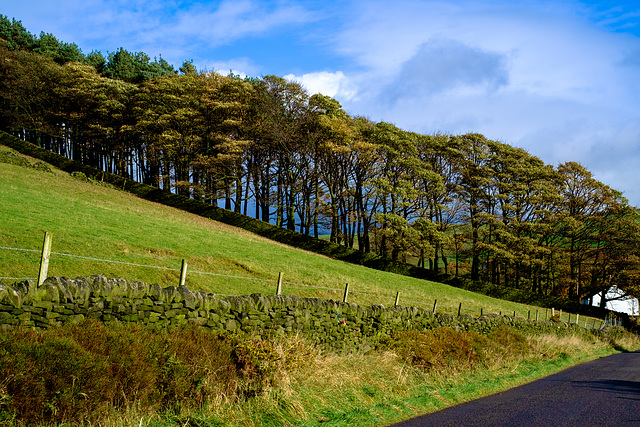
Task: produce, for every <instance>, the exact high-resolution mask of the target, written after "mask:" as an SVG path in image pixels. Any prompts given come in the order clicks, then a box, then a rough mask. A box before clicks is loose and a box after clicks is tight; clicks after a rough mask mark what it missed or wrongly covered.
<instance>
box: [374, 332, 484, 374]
mask: <svg viewBox="0 0 640 427" xmlns="http://www.w3.org/2000/svg"><path fill="white" fill-rule="evenodd" d="M487 343H488V340H487V338H485V337H483V336H481V335H479V334H478V333H476V332H459V331H456V330H454V329H452V328H436V329H433V330H428V331H403V332H399V333H397V334H395V335H394V336H393V337H392V338H391V339H390V340H388V342H387V343H385V345H386V346H388V348H390V349H391V350H394V351H395V352H396V353H397V354H398V355H399V356H400V357H402V358H404V359H405V360H407V361H408V362H409V363H411V364H413V365H415V366H417V367H419V368H422V369H427V370H429V369H441V368H445V367H448V368H452V369H454V370H456V369H458V368H467V367H473V366H475V365H477V364H478V363H480V362H482V359H483V348H484V347H486V346H487V345H488V344H487Z"/></svg>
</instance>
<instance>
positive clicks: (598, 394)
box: [395, 352, 640, 427]
mask: <svg viewBox="0 0 640 427" xmlns="http://www.w3.org/2000/svg"><path fill="white" fill-rule="evenodd" d="M395 426H397V427H417V426H456V427H467V426H536V427H542V426H554V427H557V426H572V427H573V426H640V352H634V353H621V354H616V355H613V356H609V357H604V358H601V359H597V360H593V361H591V362H586V363H583V364H581V365H578V366H574V367H572V368H569V369H566V370H564V371H562V372H559V373H557V374H554V375H551V376H549V377H546V378H543V379H540V380H537V381H534V382H532V383H529V384H525V385H522V386H520V387H516V388H514V389H511V390H507V391H505V392H502V393H498V394H494V395H491V396H487V397H484V398H482V399H478V400H474V401H471V402H467V403H463V404H460V405H457V406H454V407H451V408H447V409H444V410H442V411H439V412H434V413H432V414H428V415H423V416H420V417H418V418H414V419H411V420H407V421H404V422H402V423H399V424H395Z"/></svg>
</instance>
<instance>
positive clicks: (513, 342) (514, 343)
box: [488, 325, 531, 356]
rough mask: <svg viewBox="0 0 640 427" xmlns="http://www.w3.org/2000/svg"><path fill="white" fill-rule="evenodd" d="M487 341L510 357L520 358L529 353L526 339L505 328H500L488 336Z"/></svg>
mask: <svg viewBox="0 0 640 427" xmlns="http://www.w3.org/2000/svg"><path fill="white" fill-rule="evenodd" d="M488 338H489V341H490V342H492V343H493V344H494V345H496V346H498V347H499V348H500V349H501V350H503V351H505V352H506V353H508V354H510V355H512V356H522V355H525V354H527V353H529V351H530V348H531V347H530V345H529V341H527V338H526V337H525V336H524V335H522V334H521V333H519V332H518V331H515V330H513V329H511V328H509V327H507V326H504V325H502V326H500V327H499V328H497V329H495V330H494V331H493V332H491V333H490V334H489V336H488Z"/></svg>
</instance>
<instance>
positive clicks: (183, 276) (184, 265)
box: [180, 259, 187, 286]
mask: <svg viewBox="0 0 640 427" xmlns="http://www.w3.org/2000/svg"><path fill="white" fill-rule="evenodd" d="M186 281H187V260H185V259H183V260H182V267H180V286H184V283H185V282H186Z"/></svg>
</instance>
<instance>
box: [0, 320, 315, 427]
mask: <svg viewBox="0 0 640 427" xmlns="http://www.w3.org/2000/svg"><path fill="white" fill-rule="evenodd" d="M312 353H313V349H312V348H311V347H309V346H308V345H307V344H306V342H305V341H303V340H299V339H296V338H291V337H283V338H279V339H262V338H260V337H252V336H248V335H245V334H228V333H213V332H210V331H207V330H206V329H204V328H198V327H195V326H193V327H183V328H181V329H173V330H169V331H164V330H163V331H152V330H151V329H149V328H145V327H144V326H140V325H125V324H117V323H116V324H109V325H105V324H103V323H100V322H97V321H93V320H86V321H84V322H82V323H81V324H78V325H64V326H61V327H52V328H50V329H47V330H41V331H38V330H32V329H20V328H16V329H6V330H1V331H0V423H2V422H14V423H15V422H18V423H22V424H26V425H31V424H38V423H65V422H70V421H73V422H80V423H93V422H95V421H99V420H101V419H103V418H104V417H105V416H108V415H109V413H110V412H112V411H127V410H129V409H132V408H136V410H141V411H144V412H147V413H153V412H156V411H160V412H167V413H180V412H181V411H182V410H196V411H197V410H198V409H201V408H203V407H205V406H206V405H208V404H212V403H218V402H223V403H224V402H232V401H237V400H242V399H246V398H248V397H252V396H255V395H258V394H260V393H262V392H263V391H264V390H266V389H268V388H269V387H271V386H273V385H276V384H277V381H278V380H280V379H281V378H283V374H286V373H288V372H291V371H292V370H294V369H297V368H298V367H299V366H301V365H302V364H304V363H305V362H306V361H308V360H310V359H312V358H310V357H309V356H310V355H311V354H312Z"/></svg>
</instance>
